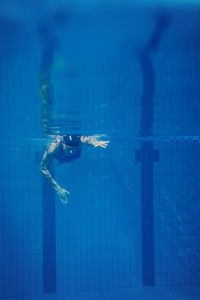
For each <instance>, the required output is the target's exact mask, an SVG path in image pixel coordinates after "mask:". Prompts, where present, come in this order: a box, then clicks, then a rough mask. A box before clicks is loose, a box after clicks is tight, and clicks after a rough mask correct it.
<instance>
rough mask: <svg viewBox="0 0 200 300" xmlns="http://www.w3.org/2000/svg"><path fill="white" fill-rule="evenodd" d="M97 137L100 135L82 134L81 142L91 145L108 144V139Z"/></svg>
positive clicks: (103, 146)
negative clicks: (103, 139)
mask: <svg viewBox="0 0 200 300" xmlns="http://www.w3.org/2000/svg"><path fill="white" fill-rule="evenodd" d="M99 138H100V136H98V135H91V136H82V137H81V142H82V143H83V144H87V145H92V146H94V147H102V148H106V147H107V146H108V143H109V141H100V140H99Z"/></svg>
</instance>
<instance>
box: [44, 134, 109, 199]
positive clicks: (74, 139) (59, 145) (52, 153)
mask: <svg viewBox="0 0 200 300" xmlns="http://www.w3.org/2000/svg"><path fill="white" fill-rule="evenodd" d="M108 143H109V141H100V140H99V136H97V135H94V136H81V135H63V136H58V137H57V138H56V139H55V140H54V141H53V142H52V143H51V144H50V145H49V146H48V148H47V150H46V151H45V153H44V155H43V159H42V161H41V164H40V170H41V172H42V173H43V175H44V176H45V177H46V178H47V180H48V181H49V182H50V183H51V185H52V186H53V187H54V189H55V190H56V192H57V194H58V196H59V197H60V200H61V201H62V202H63V203H65V204H67V202H68V199H67V194H69V192H68V191H67V190H66V189H64V188H62V187H61V186H59V185H58V183H57V182H56V181H55V179H54V178H53V176H52V175H51V173H50V172H49V170H48V168H49V167H50V166H51V163H52V161H53V159H57V160H58V161H59V162H60V163H69V162H72V161H74V160H75V159H77V158H79V157H80V155H81V152H82V145H83V144H86V145H92V146H94V147H102V148H106V147H107V145H108Z"/></svg>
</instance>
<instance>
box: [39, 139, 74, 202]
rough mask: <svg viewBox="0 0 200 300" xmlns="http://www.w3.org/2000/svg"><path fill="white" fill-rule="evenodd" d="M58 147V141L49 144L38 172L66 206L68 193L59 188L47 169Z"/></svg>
mask: <svg viewBox="0 0 200 300" xmlns="http://www.w3.org/2000/svg"><path fill="white" fill-rule="evenodd" d="M58 147H59V141H56V142H53V143H51V144H50V146H49V147H48V149H47V150H46V152H45V153H44V156H43V159H42V161H41V164H40V171H41V172H42V174H43V175H44V176H45V177H46V179H47V180H48V181H49V182H50V184H51V185H52V186H53V187H54V189H55V190H56V192H57V194H58V196H59V197H60V200H61V201H62V202H63V203H65V204H67V202H68V199H67V194H69V192H68V191H67V190H65V189H63V188H62V187H60V186H59V184H58V183H57V182H56V181H55V179H54V178H53V176H52V175H51V173H50V172H49V170H48V168H49V167H50V166H51V164H52V161H53V159H54V156H55V153H56V152H57V151H58Z"/></svg>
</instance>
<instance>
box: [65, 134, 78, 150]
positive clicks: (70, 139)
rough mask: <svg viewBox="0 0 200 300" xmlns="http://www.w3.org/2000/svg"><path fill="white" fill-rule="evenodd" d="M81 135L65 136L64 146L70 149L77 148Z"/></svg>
mask: <svg viewBox="0 0 200 300" xmlns="http://www.w3.org/2000/svg"><path fill="white" fill-rule="evenodd" d="M80 138H81V136H80V135H75V134H72V135H63V140H64V144H65V145H67V146H70V147H77V146H78V145H79V143H80Z"/></svg>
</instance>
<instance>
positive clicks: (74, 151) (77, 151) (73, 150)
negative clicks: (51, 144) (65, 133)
mask: <svg viewBox="0 0 200 300" xmlns="http://www.w3.org/2000/svg"><path fill="white" fill-rule="evenodd" d="M67 147H68V148H69V154H68V155H66V154H65V152H64V150H63V138H61V140H60V145H59V150H58V152H57V154H56V157H55V158H56V159H58V160H59V161H60V162H61V163H68V162H72V161H74V160H75V159H77V158H79V157H80V156H81V152H82V143H81V141H80V142H79V144H78V145H77V146H76V147H71V146H68V145H67Z"/></svg>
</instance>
